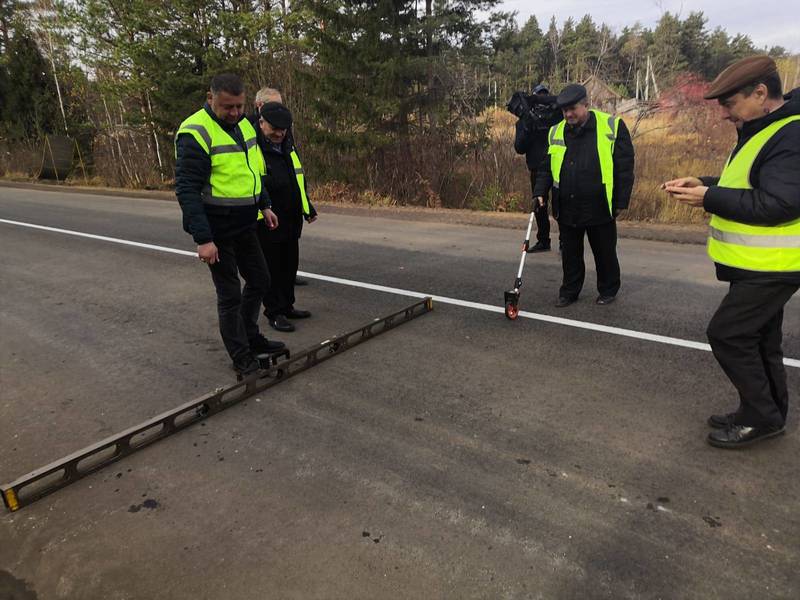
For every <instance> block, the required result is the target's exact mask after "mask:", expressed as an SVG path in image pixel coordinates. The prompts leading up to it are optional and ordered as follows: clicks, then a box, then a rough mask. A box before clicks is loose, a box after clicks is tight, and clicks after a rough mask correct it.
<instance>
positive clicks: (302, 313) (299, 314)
mask: <svg viewBox="0 0 800 600" xmlns="http://www.w3.org/2000/svg"><path fill="white" fill-rule="evenodd" d="M283 314H284V316H285V317H286V318H287V319H307V318H308V317H310V316H311V313H310V312H309V311H307V310H297V309H296V308H294V307H292V308H290V309H289V310H287V311H286V312H285V313H283Z"/></svg>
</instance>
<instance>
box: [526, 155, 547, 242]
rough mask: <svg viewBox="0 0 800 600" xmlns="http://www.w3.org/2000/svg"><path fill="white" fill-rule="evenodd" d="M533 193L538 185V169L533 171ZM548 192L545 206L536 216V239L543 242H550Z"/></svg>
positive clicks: (545, 197) (545, 196)
mask: <svg viewBox="0 0 800 600" xmlns="http://www.w3.org/2000/svg"><path fill="white" fill-rule="evenodd" d="M530 173H531V194H532V193H533V190H534V187H535V185H536V170H535V169H534V170H532V171H531V172H530ZM547 198H548V196H547V194H545V195H544V197H543V200H544V206H543V207H542V208H540V209H539V210H537V211H535V214H534V218H535V219H536V241H538V242H542V243H543V244H548V245H549V244H550V215H549V214H548V212H547Z"/></svg>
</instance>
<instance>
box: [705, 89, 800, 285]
mask: <svg viewBox="0 0 800 600" xmlns="http://www.w3.org/2000/svg"><path fill="white" fill-rule="evenodd" d="M786 98H787V102H786V103H785V104H784V105H783V106H782V107H780V108H779V109H778V110H776V111H773V112H771V113H769V114H768V115H766V116H764V117H762V118H760V119H756V120H754V121H748V122H747V123H745V124H744V125H743V126H742V128H741V129H740V130H737V135H738V139H737V142H736V146H735V147H734V149H733V152H732V153H731V156H734V155H736V153H737V152H738V151H739V150H740V149H741V148H742V146H743V145H744V144H745V142H747V140H749V139H750V138H751V137H753V136H754V135H755V134H756V133H758V132H759V131H761V130H762V129H764V128H765V127H766V126H767V125H769V124H770V123H774V122H775V121H778V120H780V119H785V118H786V117H791V116H793V115H800V88H797V89H795V90H794V91H792V92H791V93H790V94H787V95H786ZM700 179H701V180H702V182H703V184H704V185H707V186H709V188H708V192H706V195H705V198H704V200H703V208H705V210H706V211H707V212H709V213H711V214H715V215H719V216H720V217H723V218H724V219H728V220H731V221H737V222H739V223H747V224H749V225H779V224H781V223H786V222H788V221H794V220H795V219H800V121H795V122H793V123H789V124H788V125H784V126H783V127H782V128H781V129H780V131H778V133H776V134H775V135H773V136H772V137H771V138H770V140H769V141H768V142H767V143H766V144H765V145H764V147H763V148H762V149H761V151H760V152H759V153H758V156H756V159H755V161H754V162H753V166H752V168H751V169H750V185H752V186H753V189H752V190H738V189H734V188H726V187H720V186H718V185H716V184H717V183H718V182H719V177H701V178H700ZM716 267H717V278H718V279H720V280H721V281H739V280H744V279H769V280H775V279H779V280H788V281H791V282H796V283H800V272H792V273H764V272H758V271H748V270H745V269H737V268H735V267H729V266H726V265H720V264H718V263H717V265H716Z"/></svg>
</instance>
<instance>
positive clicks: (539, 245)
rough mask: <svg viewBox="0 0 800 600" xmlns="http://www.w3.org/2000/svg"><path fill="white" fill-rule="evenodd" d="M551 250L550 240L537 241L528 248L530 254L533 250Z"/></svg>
mask: <svg viewBox="0 0 800 600" xmlns="http://www.w3.org/2000/svg"><path fill="white" fill-rule="evenodd" d="M549 251H550V242H547V243H545V242H536V243H535V244H534V245H533V246H531V247H529V248H528V254H531V253H533V252H549Z"/></svg>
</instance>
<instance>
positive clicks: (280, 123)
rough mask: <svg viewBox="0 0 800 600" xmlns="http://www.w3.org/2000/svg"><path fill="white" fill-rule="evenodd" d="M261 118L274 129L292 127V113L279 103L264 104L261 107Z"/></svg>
mask: <svg viewBox="0 0 800 600" xmlns="http://www.w3.org/2000/svg"><path fill="white" fill-rule="evenodd" d="M261 118H262V119H264V120H265V121H266V122H267V123H269V124H270V125H272V126H273V127H275V128H276V129H289V128H290V127H291V126H292V113H291V111H289V109H288V108H286V107H285V106H284V105H283V104H281V103H280V102H266V103H265V104H264V106H262V107H261Z"/></svg>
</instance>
